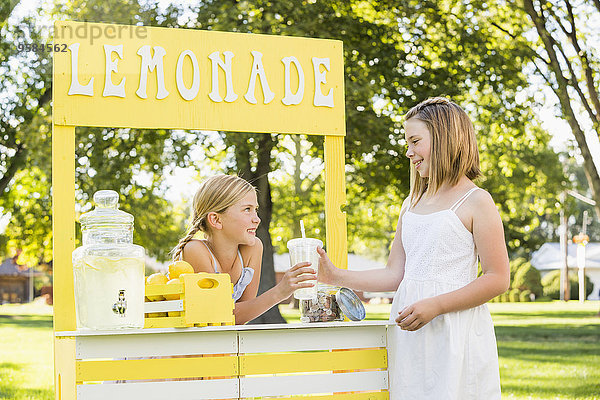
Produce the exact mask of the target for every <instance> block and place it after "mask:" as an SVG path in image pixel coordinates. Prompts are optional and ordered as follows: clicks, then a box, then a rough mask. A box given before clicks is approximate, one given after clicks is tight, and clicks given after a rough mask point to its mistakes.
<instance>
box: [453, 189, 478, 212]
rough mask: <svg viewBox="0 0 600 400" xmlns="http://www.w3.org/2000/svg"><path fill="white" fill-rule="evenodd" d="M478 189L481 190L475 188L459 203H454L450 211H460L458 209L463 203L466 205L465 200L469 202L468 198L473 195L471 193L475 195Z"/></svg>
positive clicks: (459, 200)
mask: <svg viewBox="0 0 600 400" xmlns="http://www.w3.org/2000/svg"><path fill="white" fill-rule="evenodd" d="M477 189H479V188H478V187H474V188H472V189H471V190H469V191H468V192H467V193H465V194H464V195H463V196H462V197H461V198H460V199H458V201H457V202H456V203H454V204H453V205H452V207H450V210H452V211H456V210H458V207H460V206H461V205H462V203H464V202H465V200H467V198H468V197H469V196H470V195H471V193H473V192H474V191H476V190H477Z"/></svg>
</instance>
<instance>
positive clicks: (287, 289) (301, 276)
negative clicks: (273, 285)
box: [277, 262, 317, 299]
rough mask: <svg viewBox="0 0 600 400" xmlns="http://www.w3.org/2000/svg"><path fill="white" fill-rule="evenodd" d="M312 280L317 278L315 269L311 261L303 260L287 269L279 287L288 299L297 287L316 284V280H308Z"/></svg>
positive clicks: (283, 295) (282, 294)
mask: <svg viewBox="0 0 600 400" xmlns="http://www.w3.org/2000/svg"><path fill="white" fill-rule="evenodd" d="M310 280H312V281H316V280H317V274H316V273H315V269H314V268H313V267H311V265H310V263H309V262H301V263H298V264H296V265H294V266H293V267H292V268H290V269H289V270H287V272H286V273H285V274H284V275H283V278H282V279H281V281H280V282H279V283H278V284H277V287H278V288H279V291H280V293H281V296H282V297H283V298H284V299H287V298H288V297H290V296H291V294H292V293H294V291H295V290H296V289H302V288H308V287H313V286H315V284H316V282H314V283H313V282H307V281H310Z"/></svg>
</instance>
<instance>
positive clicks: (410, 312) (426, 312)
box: [396, 297, 442, 331]
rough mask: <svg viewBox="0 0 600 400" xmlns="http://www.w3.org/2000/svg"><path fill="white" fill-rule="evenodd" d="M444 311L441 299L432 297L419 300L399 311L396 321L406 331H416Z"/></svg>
mask: <svg viewBox="0 0 600 400" xmlns="http://www.w3.org/2000/svg"><path fill="white" fill-rule="evenodd" d="M441 313H442V309H441V306H440V303H439V300H438V299H436V298H435V297H430V298H427V299H423V300H420V301H417V302H416V303H414V304H411V305H410V306H408V307H404V309H403V310H402V311H401V312H399V313H398V318H396V323H397V324H398V326H399V327H400V328H401V329H404V330H406V331H416V330H417V329H421V328H422V327H423V326H425V325H426V324H427V323H429V321H431V320H432V319H434V318H435V317H437V316H438V315H440V314H441Z"/></svg>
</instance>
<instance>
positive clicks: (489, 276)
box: [396, 190, 510, 331]
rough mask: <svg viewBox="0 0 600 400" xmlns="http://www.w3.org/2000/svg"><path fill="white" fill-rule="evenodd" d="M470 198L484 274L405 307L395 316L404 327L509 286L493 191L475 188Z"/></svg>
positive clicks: (481, 300) (474, 302)
mask: <svg viewBox="0 0 600 400" xmlns="http://www.w3.org/2000/svg"><path fill="white" fill-rule="evenodd" d="M471 197H472V199H471V198H469V201H470V202H472V204H470V206H471V207H470V209H472V210H474V212H473V238H474V241H475V246H476V248H477V252H478V253H479V259H480V261H481V269H482V271H483V275H481V276H480V277H478V278H477V279H475V280H474V281H473V282H471V283H469V284H468V285H466V286H464V287H462V288H460V289H458V290H455V291H452V292H449V293H445V294H442V295H439V296H435V297H431V298H427V299H423V300H421V301H418V302H416V303H414V304H412V305H410V306H408V307H406V308H404V310H402V311H401V312H400V313H399V315H398V318H396V322H397V323H398V325H399V326H400V327H401V328H402V329H406V330H409V331H414V330H417V329H419V328H421V327H422V326H424V325H425V324H427V323H428V322H429V321H431V320H432V319H433V318H435V317H436V316H438V315H440V314H444V313H448V312H453V311H460V310H466V309H468V308H473V307H476V306H479V305H481V304H484V303H486V302H487V301H489V300H491V299H493V298H494V297H496V296H498V295H500V294H502V293H504V292H505V291H506V290H507V289H508V287H509V284H510V270H509V266H508V254H507V251H506V243H505V241H504V228H503V226H502V220H501V219H500V214H499V213H498V209H497V208H496V205H495V204H494V201H493V200H492V197H491V196H490V194H489V193H487V192H485V191H483V190H478V191H476V192H475V193H473V196H471ZM465 205H466V204H465ZM465 205H463V207H464V206H465Z"/></svg>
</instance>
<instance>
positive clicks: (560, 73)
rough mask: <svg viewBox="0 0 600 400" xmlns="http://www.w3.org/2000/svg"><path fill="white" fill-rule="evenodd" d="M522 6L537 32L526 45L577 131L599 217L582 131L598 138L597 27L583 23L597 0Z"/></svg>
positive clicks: (594, 12)
mask: <svg viewBox="0 0 600 400" xmlns="http://www.w3.org/2000/svg"><path fill="white" fill-rule="evenodd" d="M521 7H522V10H524V11H525V12H526V13H527V15H528V16H529V18H530V20H531V23H533V26H534V27H535V30H536V32H537V34H538V38H537V39H536V40H534V41H532V42H530V43H529V44H528V45H529V48H530V49H531V51H532V52H533V56H534V57H533V62H534V65H535V70H536V72H537V73H538V74H539V75H540V76H541V77H543V78H544V80H545V81H546V83H547V84H548V87H550V88H551V89H552V91H553V92H554V94H555V95H556V97H557V98H558V100H559V104H560V111H561V114H562V117H563V118H564V119H565V120H566V121H567V122H568V124H569V126H570V127H571V131H572V133H573V135H574V136H575V140H576V141H577V145H578V146H579V150H580V152H581V155H582V156H583V168H584V171H585V174H586V178H587V180H588V183H589V186H590V188H591V190H592V197H593V198H594V199H595V201H596V207H595V209H596V214H597V215H598V217H600V174H599V171H598V169H597V168H596V165H595V164H594V161H593V159H592V154H591V152H590V149H589V144H588V140H587V139H586V136H585V132H586V130H589V131H591V132H594V133H595V134H596V136H598V137H599V138H600V92H599V90H600V63H599V61H600V60H599V58H598V54H597V48H596V47H595V44H596V43H597V41H598V32H597V30H594V27H593V26H591V25H589V24H586V22H588V23H589V21H593V20H594V19H597V18H599V17H600V2H598V1H593V2H590V3H587V2H582V3H577V4H576V3H574V2H572V1H571V0H562V1H560V2H559V1H536V0H523V2H522V3H521ZM588 125H591V128H587V126H588Z"/></svg>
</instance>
